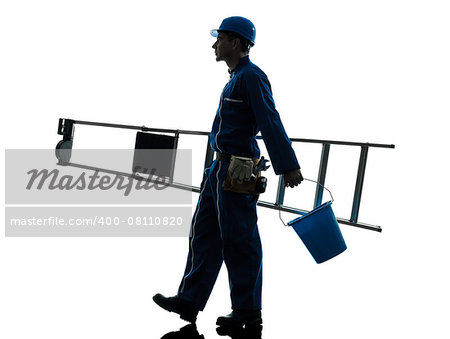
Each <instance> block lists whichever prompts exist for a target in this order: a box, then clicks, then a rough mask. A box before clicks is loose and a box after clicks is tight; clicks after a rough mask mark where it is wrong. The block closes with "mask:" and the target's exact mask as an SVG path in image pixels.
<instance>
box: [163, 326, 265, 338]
mask: <svg viewBox="0 0 450 339" xmlns="http://www.w3.org/2000/svg"><path fill="white" fill-rule="evenodd" d="M216 331H217V334H218V335H220V336H228V337H230V338H231V339H262V325H247V326H245V327H236V326H220V327H217V329H216ZM161 339H205V336H204V335H203V334H200V333H199V332H198V330H197V326H196V325H195V324H189V325H186V326H184V327H182V328H180V329H179V330H178V331H173V332H169V333H167V334H165V335H163V336H162V337H161Z"/></svg>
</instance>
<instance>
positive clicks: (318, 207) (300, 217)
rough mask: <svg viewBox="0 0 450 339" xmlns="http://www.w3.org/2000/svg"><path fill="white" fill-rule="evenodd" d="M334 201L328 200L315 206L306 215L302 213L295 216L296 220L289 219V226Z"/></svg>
mask: <svg viewBox="0 0 450 339" xmlns="http://www.w3.org/2000/svg"><path fill="white" fill-rule="evenodd" d="M332 203H333V201H331V200H330V201H327V202H324V203H323V204H322V205H320V206H317V207H316V208H314V209H313V210H311V211H309V212H308V213H306V214H305V215H301V216H299V217H297V218H295V219H294V220H291V221H289V222H288V223H287V224H288V226H292V225H294V224H295V223H297V222H299V221H301V220H304V219H305V218H307V217H309V216H311V215H313V214H316V213H317V212H318V211H320V210H322V209H324V208H326V207H328V206H330V205H331V204H332Z"/></svg>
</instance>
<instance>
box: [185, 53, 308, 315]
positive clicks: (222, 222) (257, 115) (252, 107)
mask: <svg viewBox="0 0 450 339" xmlns="http://www.w3.org/2000/svg"><path fill="white" fill-rule="evenodd" d="M259 131H261V134H262V137H263V140H264V143H265V145H266V148H267V150H268V152H269V157H270V160H271V163H272V166H273V168H274V171H275V173H276V174H283V173H285V172H287V171H289V170H293V169H298V168H300V166H299V164H298V161H297V158H296V156H295V153H294V150H293V149H292V146H291V141H290V140H289V138H288V136H287V135H286V132H285V130H284V128H283V125H282V123H281V120H280V116H279V114H278V112H277V111H276V109H275V103H274V101H273V98H272V91H271V87H270V83H269V80H268V79H267V76H266V75H265V74H264V72H263V71H262V70H261V69H260V68H259V67H258V66H256V65H255V64H253V63H252V62H251V61H250V59H249V57H248V56H245V57H243V58H241V59H240V60H239V63H238V64H237V66H236V67H235V69H234V70H233V71H231V72H230V80H229V81H228V83H227V84H226V85H225V88H224V89H223V91H222V95H221V97H220V103H219V108H218V110H217V113H216V117H215V119H214V123H213V126H212V131H211V135H210V142H211V148H212V149H213V150H214V151H216V152H221V153H226V154H232V155H238V156H245V157H250V158H258V157H259V156H260V151H259V148H258V144H257V141H256V134H257V133H258V132H259ZM228 165H229V162H225V161H217V160H214V161H213V163H212V164H211V165H210V166H209V167H207V168H206V169H205V173H204V176H203V180H202V183H201V186H200V196H199V199H198V203H197V207H196V210H195V213H194V215H193V218H192V224H191V234H190V237H189V254H188V259H187V264H186V269H185V272H184V276H183V279H182V281H181V284H180V287H179V289H178V297H179V298H180V299H181V300H184V301H187V302H189V303H190V304H191V305H192V306H193V307H194V308H196V309H198V310H203V309H204V307H205V305H206V302H207V300H208V298H209V296H210V294H211V291H212V289H213V286H214V284H215V281H216V279H217V275H218V273H219V270H220V268H221V266H222V262H223V261H225V264H226V266H227V270H228V280H229V285H230V294H231V302H232V309H233V310H260V309H261V289H262V248H261V240H260V237H259V232H258V227H257V215H256V203H257V200H258V195H253V194H243V193H235V192H231V191H225V190H224V189H223V188H222V183H223V182H224V180H225V178H226V173H227V170H228Z"/></svg>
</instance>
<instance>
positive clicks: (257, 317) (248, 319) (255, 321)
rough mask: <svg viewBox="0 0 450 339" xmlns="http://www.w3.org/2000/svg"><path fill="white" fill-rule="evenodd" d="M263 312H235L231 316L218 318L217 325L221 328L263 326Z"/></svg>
mask: <svg viewBox="0 0 450 339" xmlns="http://www.w3.org/2000/svg"><path fill="white" fill-rule="evenodd" d="M261 324H262V319H261V311H259V310H256V311H237V310H234V311H233V312H231V313H230V314H228V315H226V316H224V317H219V318H217V322H216V325H219V326H232V327H235V326H244V325H245V326H246V327H247V325H261Z"/></svg>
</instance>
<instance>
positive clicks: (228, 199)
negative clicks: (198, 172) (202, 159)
mask: <svg viewBox="0 0 450 339" xmlns="http://www.w3.org/2000/svg"><path fill="white" fill-rule="evenodd" d="M224 164H225V163H224ZM227 169H228V166H227V165H224V166H222V168H221V169H220V171H219V173H218V174H217V175H216V176H215V179H218V181H215V180H213V181H212V182H211V185H212V186H215V187H213V188H215V198H216V200H217V201H216V206H218V207H220V208H219V211H218V214H219V215H218V217H219V227H220V229H221V232H222V242H223V257H224V260H225V264H226V266H227V269H228V277H229V283H230V292H231V302H232V308H233V310H244V311H259V310H261V290H262V247H261V240H260V237H259V232H258V226H257V214H256V203H257V200H258V196H257V195H252V194H242V193H235V192H230V191H225V190H223V188H222V182H223V181H224V180H225V177H226V172H227Z"/></svg>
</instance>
